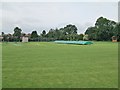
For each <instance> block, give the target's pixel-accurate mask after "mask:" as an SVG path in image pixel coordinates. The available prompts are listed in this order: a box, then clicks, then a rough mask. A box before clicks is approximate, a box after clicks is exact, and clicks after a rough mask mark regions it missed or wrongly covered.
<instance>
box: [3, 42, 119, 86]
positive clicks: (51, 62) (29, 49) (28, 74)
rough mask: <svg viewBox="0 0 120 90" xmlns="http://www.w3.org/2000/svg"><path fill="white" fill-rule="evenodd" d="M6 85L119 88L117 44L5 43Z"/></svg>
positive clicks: (4, 74) (4, 67) (4, 71)
mask: <svg viewBox="0 0 120 90" xmlns="http://www.w3.org/2000/svg"><path fill="white" fill-rule="evenodd" d="M2 46H3V47H2V48H3V53H2V55H3V63H2V64H3V78H2V80H3V88H12V87H14V88H117V87H118V44H117V43H112V42H94V44H92V45H68V44H55V43H52V42H30V43H18V44H15V43H7V44H6V43H3V45H2Z"/></svg>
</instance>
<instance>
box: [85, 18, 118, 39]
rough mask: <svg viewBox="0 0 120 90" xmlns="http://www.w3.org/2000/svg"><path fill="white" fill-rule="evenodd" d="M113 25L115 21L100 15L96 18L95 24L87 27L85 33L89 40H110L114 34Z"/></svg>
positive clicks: (114, 25)
mask: <svg viewBox="0 0 120 90" xmlns="http://www.w3.org/2000/svg"><path fill="white" fill-rule="evenodd" d="M115 27H116V22H114V21H111V20H108V19H106V18H103V17H100V18H98V19H97V21H96V23H95V26H94V27H89V28H88V29H87V30H86V32H85V34H88V37H89V39H90V40H98V41H110V40H111V37H112V36H113V35H114V34H115ZM116 31H117V29H116Z"/></svg>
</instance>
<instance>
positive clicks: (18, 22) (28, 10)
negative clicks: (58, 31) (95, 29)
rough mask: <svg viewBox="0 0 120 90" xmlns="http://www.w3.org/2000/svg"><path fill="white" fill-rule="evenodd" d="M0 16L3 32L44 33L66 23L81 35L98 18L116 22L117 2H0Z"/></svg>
mask: <svg viewBox="0 0 120 90" xmlns="http://www.w3.org/2000/svg"><path fill="white" fill-rule="evenodd" d="M0 10H1V9H0ZM109 10H111V11H109ZM2 15H3V17H2V19H3V23H2V24H3V31H4V32H6V33H13V29H14V27H15V26H19V27H20V28H22V30H23V32H26V33H30V32H31V31H32V30H37V31H38V32H39V33H41V32H42V30H46V31H48V30H49V29H50V28H60V27H64V26H65V25H67V24H75V25H76V26H77V28H78V32H79V33H84V32H85V30H86V29H87V27H89V26H93V24H94V23H95V21H96V19H97V18H98V17H100V16H104V17H106V18H108V19H111V20H115V21H117V15H118V14H117V3H82V2H79V3H75V2H74V3H72V2H71V3H67V2H66V3H65V2H61V3H56V2H54V3H52V2H51V3H50V2H39V3H36V2H31V3H26V2H20V3H15V2H14V3H12V2H11V3H3V6H2Z"/></svg>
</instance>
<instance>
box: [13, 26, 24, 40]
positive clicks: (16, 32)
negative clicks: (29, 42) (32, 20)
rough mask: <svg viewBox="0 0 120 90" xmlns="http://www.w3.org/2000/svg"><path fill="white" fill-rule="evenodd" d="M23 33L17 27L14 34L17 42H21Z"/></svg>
mask: <svg viewBox="0 0 120 90" xmlns="http://www.w3.org/2000/svg"><path fill="white" fill-rule="evenodd" d="M21 31H22V30H21V29H20V28H19V27H15V28H14V34H13V36H14V39H15V41H20V37H21Z"/></svg>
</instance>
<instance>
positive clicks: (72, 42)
mask: <svg viewBox="0 0 120 90" xmlns="http://www.w3.org/2000/svg"><path fill="white" fill-rule="evenodd" d="M54 42H55V43H63V44H80V45H90V44H93V42H91V41H54Z"/></svg>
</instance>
